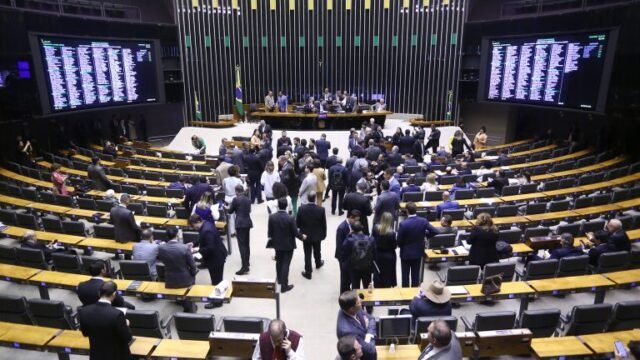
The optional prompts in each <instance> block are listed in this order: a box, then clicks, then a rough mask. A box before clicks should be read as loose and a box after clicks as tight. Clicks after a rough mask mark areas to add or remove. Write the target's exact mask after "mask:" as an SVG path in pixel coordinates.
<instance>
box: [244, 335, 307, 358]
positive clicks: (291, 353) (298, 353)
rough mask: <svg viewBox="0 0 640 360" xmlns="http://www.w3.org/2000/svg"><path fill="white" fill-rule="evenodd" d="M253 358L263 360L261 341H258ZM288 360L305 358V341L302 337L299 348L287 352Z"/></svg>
mask: <svg viewBox="0 0 640 360" xmlns="http://www.w3.org/2000/svg"><path fill="white" fill-rule="evenodd" d="M269 341H271V338H269ZM272 344H273V343H272ZM251 360H262V356H261V355H260V341H258V343H257V344H256V347H255V348H253V356H251ZM287 360H304V341H303V338H302V337H300V341H298V349H297V350H296V351H294V350H293V348H291V351H289V353H288V354H287Z"/></svg>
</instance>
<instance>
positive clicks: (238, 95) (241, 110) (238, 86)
mask: <svg viewBox="0 0 640 360" xmlns="http://www.w3.org/2000/svg"><path fill="white" fill-rule="evenodd" d="M236 109H237V110H238V115H240V116H241V117H244V108H243V107H242V85H241V83H240V66H239V65H237V66H236Z"/></svg>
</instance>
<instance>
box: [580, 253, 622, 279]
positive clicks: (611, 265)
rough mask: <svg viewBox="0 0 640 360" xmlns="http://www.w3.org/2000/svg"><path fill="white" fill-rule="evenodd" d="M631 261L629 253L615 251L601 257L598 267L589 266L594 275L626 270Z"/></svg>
mask: <svg viewBox="0 0 640 360" xmlns="http://www.w3.org/2000/svg"><path fill="white" fill-rule="evenodd" d="M628 260H629V252H628V251H613V252H608V253H604V254H602V255H600V257H599V258H598V266H589V269H590V270H591V272H592V273H594V274H602V273H607V272H613V271H620V270H625V269H626V268H627V261H628Z"/></svg>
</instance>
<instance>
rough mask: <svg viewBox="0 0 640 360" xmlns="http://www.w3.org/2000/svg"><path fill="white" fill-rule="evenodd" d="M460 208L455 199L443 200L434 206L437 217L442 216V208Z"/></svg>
mask: <svg viewBox="0 0 640 360" xmlns="http://www.w3.org/2000/svg"><path fill="white" fill-rule="evenodd" d="M457 209H460V205H459V204H458V202H457V201H451V200H448V201H443V202H441V203H440V204H438V206H436V215H437V216H438V218H440V216H442V211H444V210H457Z"/></svg>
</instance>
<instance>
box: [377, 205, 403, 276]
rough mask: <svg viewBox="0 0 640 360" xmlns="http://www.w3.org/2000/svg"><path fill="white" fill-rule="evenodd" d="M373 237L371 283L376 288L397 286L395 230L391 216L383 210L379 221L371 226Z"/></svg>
mask: <svg viewBox="0 0 640 360" xmlns="http://www.w3.org/2000/svg"><path fill="white" fill-rule="evenodd" d="M372 236H373V239H374V241H375V243H376V257H375V261H376V265H377V266H378V269H379V270H380V272H378V269H374V271H373V284H374V286H375V287H376V288H391V287H396V286H398V281H397V276H396V246H397V244H396V232H395V231H394V230H393V216H392V215H391V213H389V212H385V213H383V214H382V216H381V217H380V223H378V224H377V225H375V226H374V227H373V234H372Z"/></svg>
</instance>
